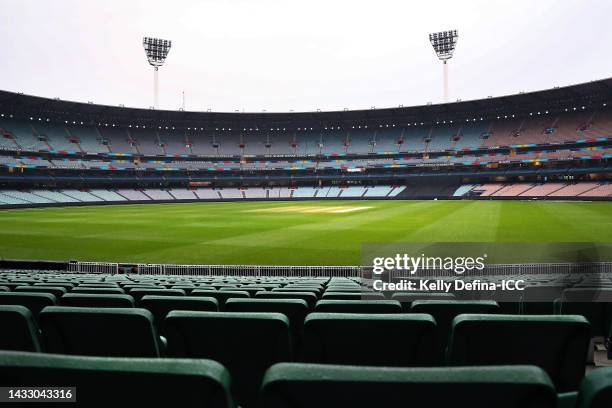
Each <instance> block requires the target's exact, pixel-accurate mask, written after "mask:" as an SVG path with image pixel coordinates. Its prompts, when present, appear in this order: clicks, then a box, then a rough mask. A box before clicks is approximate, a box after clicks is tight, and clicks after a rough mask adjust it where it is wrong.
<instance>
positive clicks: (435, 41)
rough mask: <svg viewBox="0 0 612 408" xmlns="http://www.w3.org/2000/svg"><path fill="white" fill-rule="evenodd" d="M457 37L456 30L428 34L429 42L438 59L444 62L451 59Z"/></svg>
mask: <svg viewBox="0 0 612 408" xmlns="http://www.w3.org/2000/svg"><path fill="white" fill-rule="evenodd" d="M458 37H459V34H457V30H449V31H440V32H439V33H432V34H429V41H430V42H431V45H432V46H433V48H434V51H435V52H436V54H437V55H438V58H439V59H441V60H442V61H446V60H449V59H451V58H452V57H453V52H454V51H455V46H456V45H457V38H458Z"/></svg>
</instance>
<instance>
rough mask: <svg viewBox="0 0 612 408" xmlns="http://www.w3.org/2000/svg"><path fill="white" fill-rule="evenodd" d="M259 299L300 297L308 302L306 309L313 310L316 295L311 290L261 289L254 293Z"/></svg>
mask: <svg viewBox="0 0 612 408" xmlns="http://www.w3.org/2000/svg"><path fill="white" fill-rule="evenodd" d="M255 297H256V298H259V299H302V300H304V301H306V303H307V304H308V310H314V306H315V304H316V303H317V295H316V294H315V293H313V292H274V291H261V292H257V293H256V294H255Z"/></svg>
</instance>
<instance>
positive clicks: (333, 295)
mask: <svg viewBox="0 0 612 408" xmlns="http://www.w3.org/2000/svg"><path fill="white" fill-rule="evenodd" d="M380 295H381V296H382V298H383V299H384V295H382V293H380ZM364 296H365V293H361V292H329V291H325V292H324V293H323V296H322V297H321V299H324V300H362V299H363V298H364Z"/></svg>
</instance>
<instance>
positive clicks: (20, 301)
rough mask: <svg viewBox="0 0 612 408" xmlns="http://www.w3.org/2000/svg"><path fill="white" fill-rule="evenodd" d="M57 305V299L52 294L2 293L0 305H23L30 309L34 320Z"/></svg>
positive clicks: (0, 294) (0, 293)
mask: <svg viewBox="0 0 612 408" xmlns="http://www.w3.org/2000/svg"><path fill="white" fill-rule="evenodd" d="M55 304H56V297H55V295H52V294H51V293H25V292H0V305H21V306H25V307H27V308H28V309H30V312H32V314H33V315H34V318H37V317H38V314H39V313H40V311H41V310H42V309H43V308H45V307H47V306H53V305H55Z"/></svg>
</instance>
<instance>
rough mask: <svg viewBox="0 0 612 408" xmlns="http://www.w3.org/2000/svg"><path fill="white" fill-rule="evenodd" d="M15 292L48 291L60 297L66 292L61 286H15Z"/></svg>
mask: <svg viewBox="0 0 612 408" xmlns="http://www.w3.org/2000/svg"><path fill="white" fill-rule="evenodd" d="M15 292H28V293H50V294H52V295H54V296H56V297H60V296H62V295H63V294H64V293H66V292H67V290H66V288H63V287H61V286H17V287H16V288H15Z"/></svg>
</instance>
